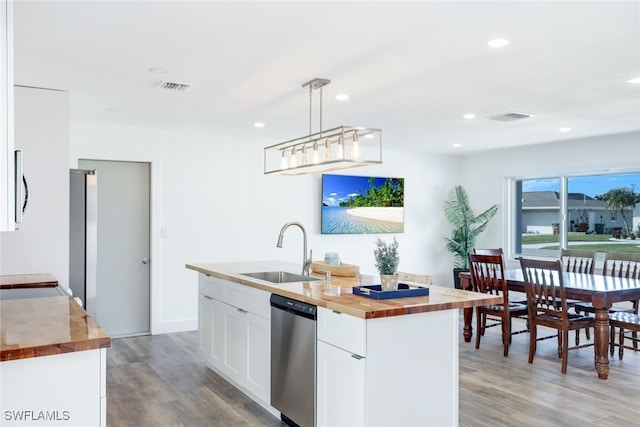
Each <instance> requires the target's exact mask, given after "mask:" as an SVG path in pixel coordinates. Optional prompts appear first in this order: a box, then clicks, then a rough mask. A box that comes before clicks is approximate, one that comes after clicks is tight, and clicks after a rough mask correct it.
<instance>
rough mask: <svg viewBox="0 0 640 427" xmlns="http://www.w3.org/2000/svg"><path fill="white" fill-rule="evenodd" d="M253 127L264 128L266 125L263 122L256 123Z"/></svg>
mask: <svg viewBox="0 0 640 427" xmlns="http://www.w3.org/2000/svg"><path fill="white" fill-rule="evenodd" d="M253 127H256V128H263V127H264V123H262V122H255V123H254V124H253Z"/></svg>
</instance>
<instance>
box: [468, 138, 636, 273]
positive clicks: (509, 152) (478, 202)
mask: <svg viewBox="0 0 640 427" xmlns="http://www.w3.org/2000/svg"><path fill="white" fill-rule="evenodd" d="M638 168H640V132H632V133H625V134H618V135H604V136H599V137H592V138H581V139H574V140H568V141H557V142H553V143H549V144H539V145H534V146H526V147H519V148H512V149H504V150H494V151H486V152H481V153H474V154H472V155H468V156H465V157H464V159H463V160H462V170H463V171H464V172H463V178H462V181H463V183H464V186H465V188H466V189H467V192H468V193H469V197H470V198H471V200H472V207H474V208H475V209H476V210H477V211H480V209H481V208H482V207H485V208H486V207H488V206H490V205H492V204H494V203H500V205H501V209H500V211H499V212H498V214H497V215H496V218H494V220H493V221H492V222H491V224H490V226H489V227H488V228H487V230H486V232H485V233H484V234H483V235H481V236H480V238H479V239H478V244H477V246H479V247H504V248H506V247H507V234H506V233H507V229H506V228H507V226H508V224H507V221H506V218H508V206H507V201H508V199H507V196H508V195H507V191H506V190H507V189H506V186H505V177H515V178H527V177H543V176H546V175H548V176H557V175H558V174H561V173H598V172H605V171H606V172H612V173H615V172H625V171H628V170H635V171H638ZM510 265H514V263H510ZM515 265H516V266H517V264H515Z"/></svg>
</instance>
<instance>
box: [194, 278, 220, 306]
mask: <svg viewBox="0 0 640 427" xmlns="http://www.w3.org/2000/svg"><path fill="white" fill-rule="evenodd" d="M224 283H225V282H224V280H220V279H218V278H217V277H212V276H207V275H206V274H199V275H198V292H200V293H201V294H203V295H206V296H208V297H211V298H214V299H217V300H220V299H221V298H222V291H223V288H224Z"/></svg>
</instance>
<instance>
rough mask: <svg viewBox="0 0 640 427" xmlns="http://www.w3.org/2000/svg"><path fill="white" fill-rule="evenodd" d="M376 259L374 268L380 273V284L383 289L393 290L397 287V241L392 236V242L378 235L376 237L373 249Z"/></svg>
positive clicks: (398, 262)
mask: <svg viewBox="0 0 640 427" xmlns="http://www.w3.org/2000/svg"><path fill="white" fill-rule="evenodd" d="M373 255H374V257H375V259H376V268H377V269H378V273H380V284H381V285H382V290H383V291H393V290H395V289H397V288H398V265H399V264H400V255H399V254H398V241H397V240H396V238H395V237H394V238H393V243H387V242H385V241H383V240H381V239H380V238H379V237H378V238H377V239H376V249H375V250H374V251H373Z"/></svg>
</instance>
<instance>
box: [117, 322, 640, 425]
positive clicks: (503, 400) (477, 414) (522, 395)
mask: <svg viewBox="0 0 640 427" xmlns="http://www.w3.org/2000/svg"><path fill="white" fill-rule="evenodd" d="M516 322H519V320H516ZM460 325H461V326H460V328H462V318H461V319H460ZM518 326H521V325H514V328H516V327H518ZM592 335H593V334H592ZM572 337H573V335H572ZM581 340H582V341H585V338H584V333H583V334H582V336H581ZM197 346H198V336H197V332H183V333H175V334H165V335H155V336H145V337H134V338H119V339H114V340H112V347H111V348H110V349H109V350H108V351H107V355H108V360H107V425H108V426H113V427H116V426H136V427H137V426H153V427H158V426H162V427H164V426H189V427H193V426H281V425H283V424H281V423H280V421H279V420H278V419H276V418H275V417H273V416H272V415H271V414H270V413H268V412H267V411H266V410H264V409H263V408H262V407H260V406H259V405H257V404H255V403H253V402H252V401H251V400H250V399H249V398H248V397H246V396H245V395H244V394H242V393H241V392H239V391H238V390H236V389H235V388H234V387H233V386H231V385H230V384H229V383H227V382H226V381H225V380H224V379H222V378H221V377H220V376H218V375H216V374H215V373H213V372H212V371H211V370H210V369H208V368H207V367H206V366H205V364H204V362H203V361H202V359H201V358H200V356H199V355H198V353H197V350H196V349H197ZM528 346H529V336H528V335H527V334H520V335H516V336H514V337H513V342H512V347H511V349H510V351H509V357H506V358H505V357H503V356H502V344H501V342H500V332H499V328H491V329H488V330H487V332H486V334H485V336H484V337H483V338H482V341H481V344H480V349H479V350H476V349H475V348H474V344H473V343H465V342H464V340H463V339H462V330H460V415H459V422H460V426H473V427H482V426H491V427H494V426H519V427H527V426H531V427H534V426H535V427H538V426H563V427H567V426H581V427H583V426H589V425H598V426H602V427H607V426H622V425H637V424H638V422H639V420H640V406H639V405H637V404H636V403H635V401H636V400H637V397H638V396H640V381H638V377H639V376H640V352H633V351H626V352H625V356H624V359H623V360H618V358H617V354H616V355H615V356H614V357H613V358H611V372H610V374H609V379H608V380H606V381H602V380H599V379H598V377H597V374H596V372H595V369H594V365H593V348H584V349H580V350H573V351H570V352H569V363H568V368H567V374H566V375H562V373H561V372H560V367H561V366H560V365H561V360H560V359H559V358H558V357H557V351H556V341H555V340H554V339H550V340H546V341H541V342H539V343H538V350H537V352H536V357H535V359H534V362H533V364H529V363H527V358H528ZM394 410H398V408H395V409H394Z"/></svg>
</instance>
